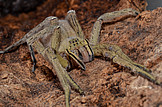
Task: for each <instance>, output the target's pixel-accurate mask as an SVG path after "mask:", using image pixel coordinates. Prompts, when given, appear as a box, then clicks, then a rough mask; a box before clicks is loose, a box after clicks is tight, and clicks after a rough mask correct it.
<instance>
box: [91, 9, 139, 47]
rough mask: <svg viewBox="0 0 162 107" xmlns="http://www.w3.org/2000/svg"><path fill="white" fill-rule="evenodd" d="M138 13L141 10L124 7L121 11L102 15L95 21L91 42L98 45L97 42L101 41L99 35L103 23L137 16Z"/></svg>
mask: <svg viewBox="0 0 162 107" xmlns="http://www.w3.org/2000/svg"><path fill="white" fill-rule="evenodd" d="M138 13H139V12H138V11H136V10H133V9H131V8H127V9H123V10H120V11H114V12H111V13H105V14H103V15H101V16H100V17H99V18H98V19H97V21H96V22H95V23H94V26H93V28H92V32H91V38H90V44H91V45H96V44H97V43H99V41H100V40H99V35H100V31H101V26H102V24H103V23H112V22H116V21H119V20H122V19H125V18H127V17H131V16H136V15H138Z"/></svg>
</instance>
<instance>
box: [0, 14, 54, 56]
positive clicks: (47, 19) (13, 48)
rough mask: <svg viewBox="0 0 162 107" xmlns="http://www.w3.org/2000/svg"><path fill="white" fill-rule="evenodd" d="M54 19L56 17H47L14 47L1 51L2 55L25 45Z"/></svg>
mask: <svg viewBox="0 0 162 107" xmlns="http://www.w3.org/2000/svg"><path fill="white" fill-rule="evenodd" d="M54 18H55V17H54V16H49V17H47V18H46V19H45V20H44V21H43V22H41V23H40V24H38V25H37V26H36V27H34V28H33V29H32V30H30V31H29V32H28V33H27V34H26V35H25V36H24V37H23V38H22V39H20V40H19V41H17V42H16V43H14V44H13V45H11V46H9V47H7V48H6V49H5V50H4V51H0V54H4V53H8V52H12V51H14V50H15V48H16V47H18V46H19V45H21V44H23V43H25V42H26V40H27V39H28V38H30V37H32V36H33V35H35V34H36V33H38V32H40V31H41V30H43V29H44V28H47V27H48V26H49V25H50V23H51V20H53V19H54Z"/></svg>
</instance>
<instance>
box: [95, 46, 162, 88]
mask: <svg viewBox="0 0 162 107" xmlns="http://www.w3.org/2000/svg"><path fill="white" fill-rule="evenodd" d="M92 48H93V51H94V55H95V56H103V57H105V58H109V59H111V60H112V61H113V62H114V63H117V64H119V65H122V66H124V67H127V68H129V69H131V70H132V71H133V72H135V73H137V74H139V75H141V76H143V77H145V78H147V79H148V80H150V81H152V82H154V83H155V84H157V85H160V84H161V83H160V82H159V81H158V80H157V79H156V78H155V77H154V76H153V75H152V74H150V73H149V71H151V70H149V69H147V68H146V67H144V66H143V65H140V64H137V63H135V62H133V61H132V60H131V59H130V58H129V57H128V56H127V55H125V54H124V53H123V52H122V50H121V49H120V48H119V47H118V46H117V45H111V44H99V45H96V46H93V47H92Z"/></svg>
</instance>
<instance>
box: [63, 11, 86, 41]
mask: <svg viewBox="0 0 162 107" xmlns="http://www.w3.org/2000/svg"><path fill="white" fill-rule="evenodd" d="M65 19H66V20H67V21H68V22H69V23H70V25H71V27H72V28H73V29H74V31H75V32H76V33H77V36H78V37H80V38H83V39H84V34H83V31H82V28H81V26H80V24H79V21H78V20H77V16H76V13H75V10H69V11H68V12H67V16H66V18H65Z"/></svg>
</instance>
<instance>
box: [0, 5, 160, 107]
mask: <svg viewBox="0 0 162 107" xmlns="http://www.w3.org/2000/svg"><path fill="white" fill-rule="evenodd" d="M138 13H139V12H138V11H136V10H133V9H131V8H127V9H123V10H120V11H115V12H111V13H105V14H103V15H101V16H100V17H99V18H98V19H97V21H96V22H95V23H94V26H93V29H92V32H91V38H90V41H89V42H88V40H87V39H85V38H84V35H83V31H82V29H81V27H80V24H79V22H78V20H77V18H76V14H75V11H74V10H70V11H69V12H68V13H67V16H66V18H65V20H58V19H57V17H54V16H50V17H47V18H46V19H45V20H44V21H43V22H41V23H40V24H39V25H37V26H36V27H35V28H33V29H32V30H31V31H30V32H28V33H27V34H26V35H25V36H24V37H23V38H22V39H20V40H19V41H18V42H16V43H14V44H13V45H11V46H9V47H8V48H6V49H5V50H4V51H0V53H1V54H3V53H6V52H9V51H12V50H13V48H14V47H17V46H19V45H20V44H22V43H25V42H27V44H28V46H29V50H30V52H31V57H32V60H33V63H34V64H33V68H32V71H33V72H34V71H35V65H36V59H35V56H34V51H33V47H34V48H35V49H36V50H37V52H38V53H40V54H41V55H42V56H43V57H44V58H45V59H46V60H47V61H49V62H50V63H51V65H52V66H53V68H54V69H55V71H56V73H57V76H58V78H59V80H60V82H61V85H62V87H63V89H64V91H65V101H66V106H67V107H69V106H70V102H69V99H70V98H69V97H70V89H71V88H70V86H73V88H74V89H76V90H78V92H79V93H80V94H83V91H82V89H81V88H80V87H79V86H78V85H77V84H76V83H75V82H74V81H73V80H72V78H71V77H70V76H69V75H68V73H67V70H70V69H71V68H74V67H75V66H80V67H81V68H82V69H83V70H85V65H84V63H85V62H90V61H92V60H93V59H94V56H102V57H106V58H110V59H111V60H112V61H113V62H114V63H117V64H119V65H122V66H124V67H127V68H130V69H131V70H132V71H133V72H137V73H138V74H140V75H142V76H144V77H146V78H147V79H149V80H150V81H152V82H154V83H156V84H161V83H160V82H159V81H157V80H156V78H155V77H154V76H152V75H151V74H149V73H148V71H150V70H149V69H147V68H145V67H144V66H143V65H140V64H137V63H135V62H133V61H132V60H131V59H130V58H129V57H128V56H127V55H125V54H124V53H123V52H122V50H121V49H120V48H119V47H118V46H117V45H112V44H106V43H104V44H100V43H99V40H100V39H99V35H100V30H101V25H102V23H106V22H111V21H113V22H115V21H117V20H120V19H123V18H127V17H129V16H136V15H138Z"/></svg>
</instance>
